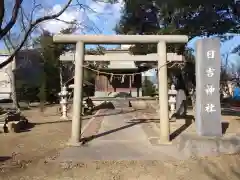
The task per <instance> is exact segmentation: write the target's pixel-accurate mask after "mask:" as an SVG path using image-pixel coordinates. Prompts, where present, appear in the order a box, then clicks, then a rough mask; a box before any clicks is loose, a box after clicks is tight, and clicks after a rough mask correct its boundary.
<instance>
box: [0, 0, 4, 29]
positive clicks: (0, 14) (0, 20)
mask: <svg viewBox="0 0 240 180" xmlns="http://www.w3.org/2000/svg"><path fill="white" fill-rule="evenodd" d="M4 5H5V3H4V0H2V1H0V30H1V29H2V23H3V18H4V14H5V8H4V7H5V6H4Z"/></svg>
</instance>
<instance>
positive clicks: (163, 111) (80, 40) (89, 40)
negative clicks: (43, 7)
mask: <svg viewBox="0 0 240 180" xmlns="http://www.w3.org/2000/svg"><path fill="white" fill-rule="evenodd" d="M53 40H54V42H57V43H72V44H73V43H76V61H75V79H74V99H73V117H72V133H71V139H70V142H69V145H72V146H79V145H80V144H81V143H80V138H81V125H82V119H81V111H82V93H83V90H82V84H83V62H84V58H85V56H84V45H85V43H86V44H136V43H157V44H158V48H157V49H158V53H157V54H158V68H159V73H158V77H159V84H160V85H159V105H160V111H159V113H160V143H162V144H168V143H169V142H170V138H169V134H170V129H169V127H170V125H169V124H170V122H169V116H168V84H167V66H165V65H166V63H167V52H166V43H186V42H187V41H188V37H187V36H184V35H114V36H105V35H56V36H54V37H53ZM96 57H97V56H96ZM103 60H104V61H111V59H103ZM103 60H102V61H103ZM115 60H116V58H115ZM124 60H129V61H133V60H134V61H135V57H134V56H128V57H127V58H126V59H124ZM145 60H149V57H147V56H146V58H142V60H141V61H145Z"/></svg>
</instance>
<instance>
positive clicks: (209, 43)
mask: <svg viewBox="0 0 240 180" xmlns="http://www.w3.org/2000/svg"><path fill="white" fill-rule="evenodd" d="M220 67H221V58H220V40H219V39H218V38H206V39H201V40H198V41H197V43H196V115H195V118H196V126H197V127H196V129H197V132H198V134H199V135H201V136H221V135H222V124H221V104H220V92H219V89H220V71H221V69H220Z"/></svg>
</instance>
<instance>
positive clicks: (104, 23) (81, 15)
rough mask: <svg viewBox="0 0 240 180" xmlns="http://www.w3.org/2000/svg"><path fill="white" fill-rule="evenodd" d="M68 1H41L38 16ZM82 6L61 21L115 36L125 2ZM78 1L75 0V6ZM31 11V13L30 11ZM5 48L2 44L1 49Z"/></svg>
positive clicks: (224, 49) (57, 26)
mask: <svg viewBox="0 0 240 180" xmlns="http://www.w3.org/2000/svg"><path fill="white" fill-rule="evenodd" d="M66 1H67V0H50V1H49V0H41V2H42V4H43V5H44V8H42V9H38V10H37V12H36V16H42V15H43V14H49V13H56V12H58V11H59V10H60V9H61V8H62V7H63V5H64V3H66ZM79 1H80V2H81V3H82V4H84V5H86V6H87V7H88V8H85V9H81V10H79V6H78V8H76V6H71V7H70V8H68V9H67V11H65V12H64V13H63V14H62V15H61V16H60V17H59V19H61V20H63V21H72V20H77V21H78V22H79V24H80V26H79V27H80V28H79V31H78V32H77V33H78V34H94V33H97V34H99V33H100V34H106V35H109V34H115V32H114V27H115V26H116V24H117V23H118V22H119V19H120V15H121V9H122V7H123V5H124V4H123V0H119V1H118V3H116V4H109V3H104V2H96V1H94V0H79ZM102 1H104V0H102ZM24 2H25V4H23V5H24V8H26V10H28V8H30V9H31V8H32V7H31V6H30V5H29V4H26V2H29V1H27V0H26V1H24ZM76 2H77V0H74V2H73V4H75V3H76ZM30 9H29V11H30ZM41 27H42V28H43V29H45V30H48V31H50V32H52V33H59V32H60V31H61V30H62V29H64V28H66V27H68V24H66V23H64V22H61V21H56V20H50V21H46V22H44V23H42V24H41ZM197 39H198V38H194V39H193V40H192V41H190V42H189V43H188V46H189V47H191V48H194V44H195V42H196V40H197ZM239 42H240V35H239V36H236V37H234V38H233V39H232V40H230V41H227V42H225V43H223V44H222V46H221V53H222V54H226V53H228V52H230V51H231V50H232V48H234V47H235V46H237V44H238V43H239ZM3 48H4V46H3V44H2V43H1V42H0V49H3ZM229 59H230V61H231V62H232V63H235V64H240V57H239V56H237V55H234V54H230V55H229Z"/></svg>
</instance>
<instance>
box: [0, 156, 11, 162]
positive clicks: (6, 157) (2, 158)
mask: <svg viewBox="0 0 240 180" xmlns="http://www.w3.org/2000/svg"><path fill="white" fill-rule="evenodd" d="M11 158H12V157H10V156H0V163H1V162H4V161H7V160H9V159H11Z"/></svg>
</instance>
